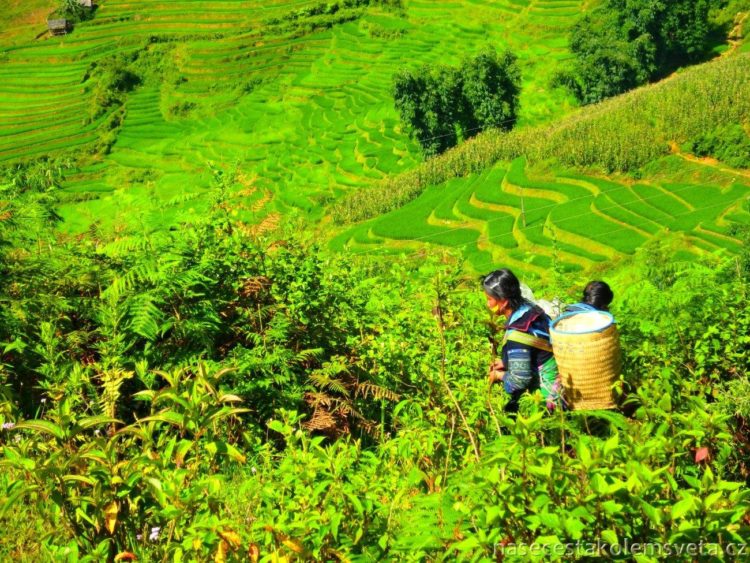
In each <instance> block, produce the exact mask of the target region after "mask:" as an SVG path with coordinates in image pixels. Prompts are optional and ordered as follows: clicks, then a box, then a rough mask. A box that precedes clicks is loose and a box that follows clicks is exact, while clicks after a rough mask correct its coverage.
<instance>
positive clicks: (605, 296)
mask: <svg viewBox="0 0 750 563" xmlns="http://www.w3.org/2000/svg"><path fill="white" fill-rule="evenodd" d="M614 297H615V295H614V293H612V288H610V287H609V285H608V284H607V283H606V282H603V281H591V282H589V283H588V284H587V285H586V287H585V289H584V290H583V301H581V302H580V303H575V304H574V305H569V306H568V307H566V308H565V312H566V313H580V312H584V311H609V304H610V303H612V299H614Z"/></svg>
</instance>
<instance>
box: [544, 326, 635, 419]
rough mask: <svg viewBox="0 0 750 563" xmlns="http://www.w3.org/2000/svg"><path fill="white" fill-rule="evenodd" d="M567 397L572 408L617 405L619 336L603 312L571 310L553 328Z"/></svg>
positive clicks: (615, 327)
mask: <svg viewBox="0 0 750 563" xmlns="http://www.w3.org/2000/svg"><path fill="white" fill-rule="evenodd" d="M550 336H551V340H552V349H553V350H554V354H555V359H556V360H557V367H558V369H559V372H560V381H561V383H562V386H563V389H564V391H565V400H566V401H567V403H568V406H569V407H570V408H572V409H573V410H594V409H611V408H614V407H615V402H614V398H613V397H612V386H613V385H614V383H615V381H616V379H617V377H618V376H619V375H620V368H621V356H620V338H619V334H618V332H617V325H615V320H614V318H613V317H612V315H610V314H609V313H606V312H603V311H587V312H579V313H569V314H566V315H563V316H561V317H560V318H559V319H557V320H555V322H554V323H553V324H552V330H551V331H550Z"/></svg>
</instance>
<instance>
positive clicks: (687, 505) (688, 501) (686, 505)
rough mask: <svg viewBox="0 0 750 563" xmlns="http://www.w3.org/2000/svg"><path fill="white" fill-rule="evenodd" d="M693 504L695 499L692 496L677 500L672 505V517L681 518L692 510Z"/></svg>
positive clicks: (674, 518)
mask: <svg viewBox="0 0 750 563" xmlns="http://www.w3.org/2000/svg"><path fill="white" fill-rule="evenodd" d="M694 506H695V500H694V499H693V498H692V497H688V498H685V499H682V500H681V501H678V502H677V503H675V504H674V506H672V519H673V520H676V519H678V518H682V517H683V516H685V515H686V514H688V513H689V512H691V511H692V510H693V507H694Z"/></svg>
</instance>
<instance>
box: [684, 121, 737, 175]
mask: <svg viewBox="0 0 750 563" xmlns="http://www.w3.org/2000/svg"><path fill="white" fill-rule="evenodd" d="M685 150H687V151H688V152H691V153H693V154H695V155H696V156H710V157H714V158H717V159H719V160H720V161H722V162H725V163H726V164H728V165H729V166H731V167H733V168H750V133H748V126H745V127H743V126H742V125H739V124H735V125H726V126H724V127H718V128H716V129H715V130H713V131H706V132H704V133H703V134H702V135H700V136H699V137H698V138H696V139H695V140H693V141H691V142H688V143H686V144H685Z"/></svg>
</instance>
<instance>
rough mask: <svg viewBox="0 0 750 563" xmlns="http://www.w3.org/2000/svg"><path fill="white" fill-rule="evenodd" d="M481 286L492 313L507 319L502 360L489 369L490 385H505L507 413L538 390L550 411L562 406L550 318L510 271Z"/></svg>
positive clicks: (494, 274)
mask: <svg viewBox="0 0 750 563" xmlns="http://www.w3.org/2000/svg"><path fill="white" fill-rule="evenodd" d="M482 286H483V288H484V292H485V294H486V296H487V306H488V307H489V309H490V311H492V312H493V313H494V314H496V315H502V316H504V317H505V318H506V319H507V322H506V325H505V335H504V336H503V344H502V350H501V354H500V358H499V359H497V360H495V361H494V362H493V364H492V366H490V383H491V384H492V383H498V382H502V384H503V387H504V389H505V392H506V393H508V394H509V395H510V402H509V403H508V405H507V406H506V411H508V412H516V411H517V410H518V400H519V398H520V397H521V395H523V393H524V392H526V391H534V390H536V389H540V390H541V392H542V396H543V397H544V398H545V399H546V401H547V407H548V408H550V409H553V408H555V406H556V405H558V404H563V401H562V395H561V393H560V382H559V379H558V374H557V363H556V362H555V357H554V356H553V354H552V346H551V345H550V340H549V323H550V319H549V317H548V316H547V314H546V313H545V312H544V311H543V310H542V309H541V308H539V307H537V306H536V305H534V304H532V303H531V302H529V301H528V300H526V299H524V297H523V295H522V294H521V284H520V282H519V281H518V278H517V277H516V276H515V275H514V274H513V272H511V271H510V270H508V269H507V268H503V269H502V270H496V271H494V272H492V273H491V274H488V275H487V276H485V277H484V281H483V282H482Z"/></svg>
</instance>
